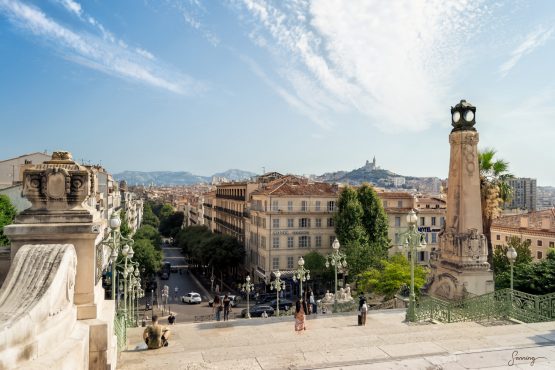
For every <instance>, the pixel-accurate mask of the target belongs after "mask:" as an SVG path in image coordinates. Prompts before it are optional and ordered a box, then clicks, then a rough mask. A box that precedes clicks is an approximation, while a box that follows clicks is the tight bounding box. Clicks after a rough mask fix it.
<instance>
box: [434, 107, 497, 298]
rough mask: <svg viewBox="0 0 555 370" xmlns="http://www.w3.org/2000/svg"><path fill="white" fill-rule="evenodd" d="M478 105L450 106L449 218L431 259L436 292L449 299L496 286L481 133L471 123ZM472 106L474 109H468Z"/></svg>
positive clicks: (480, 292) (481, 291)
mask: <svg viewBox="0 0 555 370" xmlns="http://www.w3.org/2000/svg"><path fill="white" fill-rule="evenodd" d="M475 111H476V108H475V107H473V106H472V105H470V104H469V103H467V102H466V101H464V100H463V101H461V103H459V104H457V105H456V106H455V107H453V108H452V109H451V113H452V114H453V126H454V127H455V128H454V129H453V131H452V132H451V134H450V135H449V144H450V145H451V156H450V161H449V179H448V189H447V218H446V221H445V225H444V228H443V230H442V232H441V233H440V236H439V251H438V253H437V256H436V258H435V259H432V260H431V265H432V272H433V283H432V286H431V292H432V294H435V295H438V296H442V297H444V298H448V299H456V298H461V297H464V296H466V295H468V294H469V293H470V294H473V295H480V294H485V293H488V292H491V291H493V274H492V271H491V270H490V265H489V263H488V262H487V257H488V249H487V241H486V237H485V236H484V234H483V229H482V207H481V193H480V170H479V165H478V148H477V147H478V141H479V135H478V132H476V129H475V128H474V127H473V126H474V124H475V116H474V113H475ZM469 112H470V113H469Z"/></svg>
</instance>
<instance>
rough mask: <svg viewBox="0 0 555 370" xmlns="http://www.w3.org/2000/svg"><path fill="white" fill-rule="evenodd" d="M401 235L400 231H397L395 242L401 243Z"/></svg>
mask: <svg viewBox="0 0 555 370" xmlns="http://www.w3.org/2000/svg"><path fill="white" fill-rule="evenodd" d="M400 241H401V237H399V233H395V244H400Z"/></svg>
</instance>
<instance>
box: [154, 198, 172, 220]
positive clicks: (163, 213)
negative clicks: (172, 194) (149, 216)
mask: <svg viewBox="0 0 555 370" xmlns="http://www.w3.org/2000/svg"><path fill="white" fill-rule="evenodd" d="M172 213H173V207H172V206H171V205H169V204H168V203H164V205H162V208H160V212H159V213H158V214H157V216H158V218H159V219H160V222H162V221H164V220H166V219H167V218H168V217H170V216H171V215H172Z"/></svg>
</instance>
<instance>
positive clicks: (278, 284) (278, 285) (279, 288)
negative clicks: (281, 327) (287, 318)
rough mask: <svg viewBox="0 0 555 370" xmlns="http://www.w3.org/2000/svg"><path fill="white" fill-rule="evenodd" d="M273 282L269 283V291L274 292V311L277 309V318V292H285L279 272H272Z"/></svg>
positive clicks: (283, 282)
mask: <svg viewBox="0 0 555 370" xmlns="http://www.w3.org/2000/svg"><path fill="white" fill-rule="evenodd" d="M274 275H275V277H276V278H275V280H274V281H272V282H271V283H270V290H274V289H275V290H276V309H277V316H278V317H279V292H281V291H282V290H285V281H282V280H281V279H280V278H281V272H279V270H277V271H276V272H274Z"/></svg>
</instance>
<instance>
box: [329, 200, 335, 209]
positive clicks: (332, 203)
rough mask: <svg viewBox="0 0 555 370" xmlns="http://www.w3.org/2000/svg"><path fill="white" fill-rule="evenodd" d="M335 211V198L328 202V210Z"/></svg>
mask: <svg viewBox="0 0 555 370" xmlns="http://www.w3.org/2000/svg"><path fill="white" fill-rule="evenodd" d="M333 211H335V202H334V201H333V200H331V201H329V202H328V212H333Z"/></svg>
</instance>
